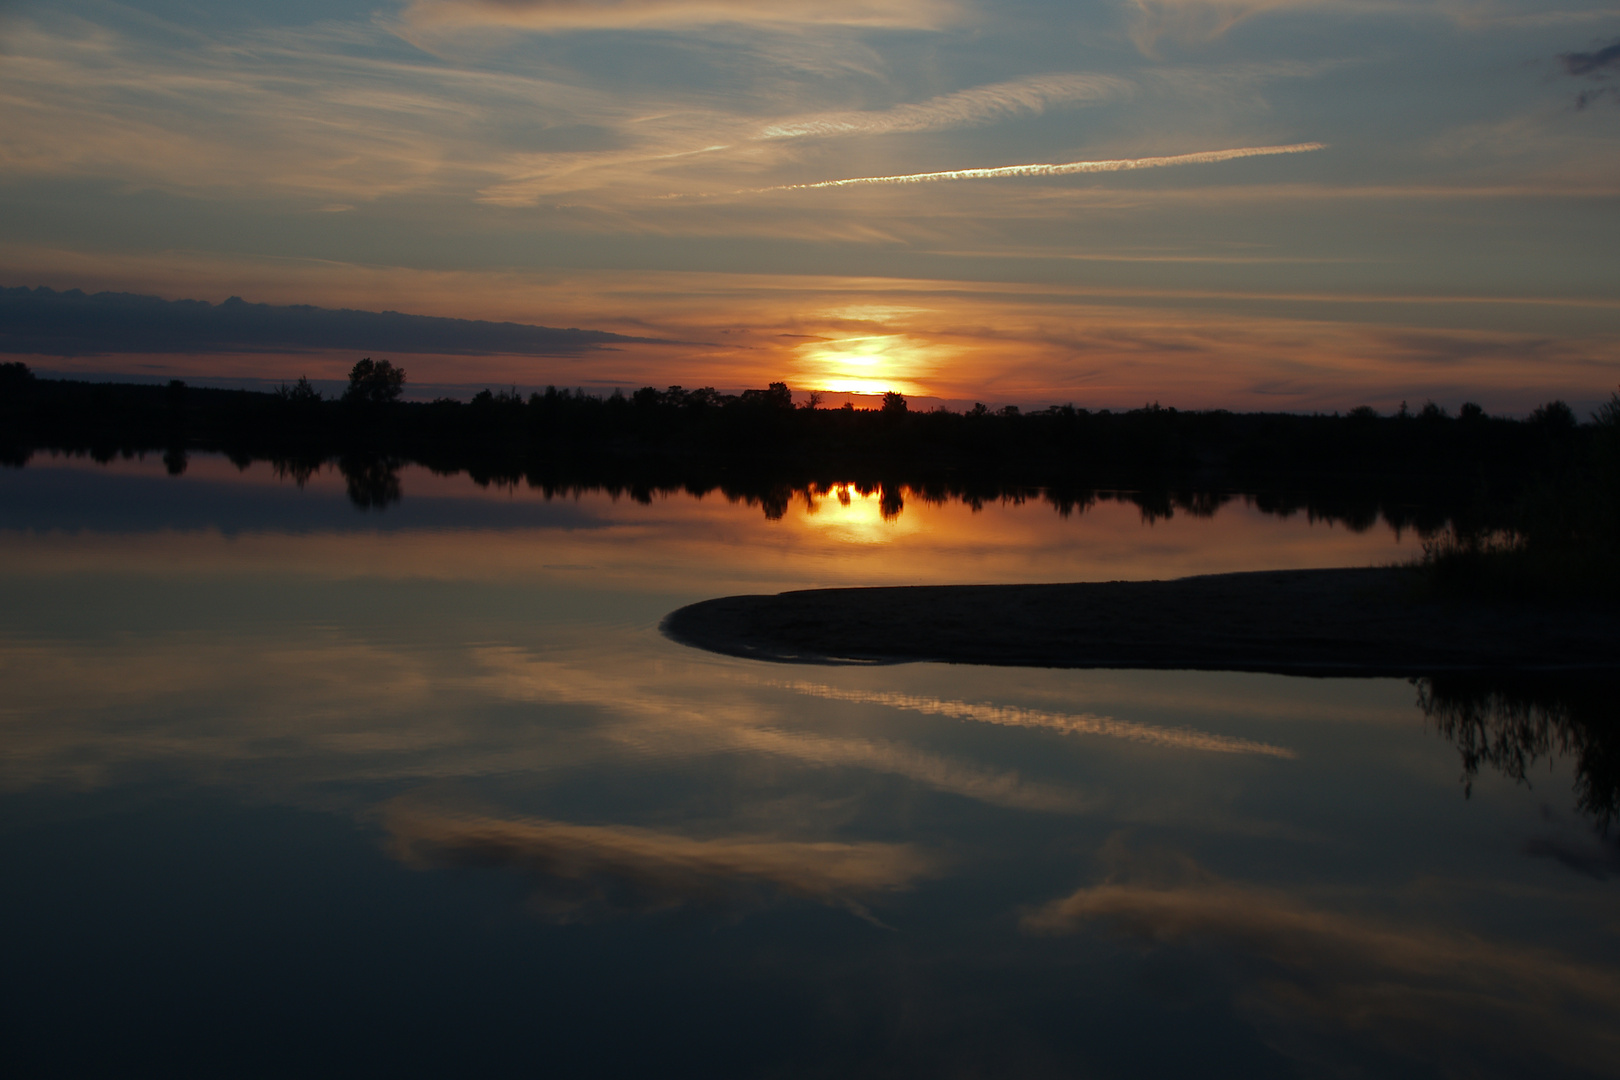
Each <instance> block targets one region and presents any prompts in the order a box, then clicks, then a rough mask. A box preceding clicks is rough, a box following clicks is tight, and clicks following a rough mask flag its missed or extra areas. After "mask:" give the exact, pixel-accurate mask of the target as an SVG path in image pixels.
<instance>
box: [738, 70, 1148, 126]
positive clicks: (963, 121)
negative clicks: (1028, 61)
mask: <svg viewBox="0 0 1620 1080" xmlns="http://www.w3.org/2000/svg"><path fill="white" fill-rule="evenodd" d="M1131 85H1132V84H1131V83H1130V82H1129V81H1128V80H1126V79H1121V78H1117V77H1115V76H1112V75H1089V74H1058V75H1037V76H1033V77H1031V78H1027V79H1018V80H1015V81H1012V82H1004V83H994V84H992V85H989V86H975V87H973V88H971V89H968V90H961V91H958V92H957V93H954V94H945V95H942V96H940V97H936V98H931V99H929V100H927V101H920V102H916V103H914V104H907V105H897V106H895V107H894V108H892V109H873V110H867V111H859V112H835V113H820V114H817V115H814V116H806V117H801V118H799V119H794V120H785V121H780V122H778V123H775V124H772V125H770V126H769V127H767V128H765V129H764V130H762V131H761V132H760V133H759V137H760V138H762V139H800V138H805V137H817V136H829V135H888V134H893V133H899V132H914V131H942V130H946V129H949V128H956V127H966V126H968V125H971V124H985V123H991V122H993V121H996V120H1003V119H1007V118H1009V117H1014V116H1019V115H1039V114H1040V113H1042V112H1044V111H1045V110H1047V109H1048V108H1051V107H1053V106H1058V105H1070V104H1075V103H1078V102H1093V101H1102V100H1105V99H1108V98H1115V97H1123V96H1125V95H1126V94H1128V93H1130V90H1131Z"/></svg>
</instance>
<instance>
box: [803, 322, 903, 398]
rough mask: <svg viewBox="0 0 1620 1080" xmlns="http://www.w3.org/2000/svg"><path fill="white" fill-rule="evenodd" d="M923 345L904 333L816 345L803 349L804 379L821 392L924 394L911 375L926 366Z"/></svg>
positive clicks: (847, 339)
mask: <svg viewBox="0 0 1620 1080" xmlns="http://www.w3.org/2000/svg"><path fill="white" fill-rule="evenodd" d="M922 352H923V349H922V346H921V345H920V344H919V343H916V342H914V341H912V340H911V339H910V338H908V337H907V336H906V335H904V334H880V335H876V336H873V337H860V338H845V339H843V340H840V341H826V342H817V343H816V344H814V345H806V346H804V347H802V349H801V355H802V357H803V360H804V368H803V373H802V377H803V378H804V379H806V380H807V381H809V382H811V383H813V384H814V385H815V387H816V388H817V389H819V390H831V391H834V392H836V393H848V394H882V393H885V392H887V391H889V390H896V391H899V392H900V393H902V394H919V393H922V392H923V390H922V387H921V386H920V384H918V383H916V382H913V381H912V380H911V379H910V378H909V376H911V375H914V374H916V373H917V372H918V369H919V368H921V367H922V366H923V363H922Z"/></svg>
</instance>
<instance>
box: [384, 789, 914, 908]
mask: <svg viewBox="0 0 1620 1080" xmlns="http://www.w3.org/2000/svg"><path fill="white" fill-rule="evenodd" d="M382 820H383V825H384V827H385V828H386V829H387V831H388V834H389V840H390V848H391V850H392V852H393V854H394V855H395V857H397V858H398V859H399V860H400V861H401V862H404V863H405V864H406V865H409V866H413V867H418V868H422V869H427V868H440V867H494V868H505V869H512V870H517V871H520V872H522V873H523V874H525V875H527V876H528V877H529V879H530V880H531V881H532V882H533V883H534V888H535V891H534V893H533V896H532V903H533V905H534V907H535V909H536V910H537V911H538V912H540V913H541V914H542V915H544V916H546V917H548V918H551V919H554V920H556V921H558V922H573V921H578V920H582V919H588V918H593V917H603V916H613V915H633V914H641V913H645V912H652V911H660V910H665V909H669V908H675V907H686V906H695V907H706V908H719V909H722V910H728V911H746V910H751V909H756V908H759V907H764V906H767V905H769V904H771V903H773V902H777V901H780V900H782V899H798V900H810V901H813V902H815V903H820V904H826V905H829V906H833V907H843V908H848V909H850V910H852V911H854V912H856V913H857V914H861V915H863V916H865V915H866V914H867V913H866V908H865V903H866V902H867V901H869V900H871V899H873V898H876V897H879V896H883V895H885V894H890V893H895V892H900V891H903V890H905V889H909V888H911V887H912V886H913V885H914V884H915V883H916V882H917V881H918V880H919V879H921V878H925V877H929V876H932V875H934V874H935V873H937V872H938V869H939V865H940V864H939V861H938V860H937V859H934V858H932V857H930V856H927V855H925V854H923V853H921V852H919V851H918V850H917V849H916V848H914V847H913V846H912V845H910V844H887V843H877V842H862V843H839V842H833V841H815V842H809V841H796V840H782V839H778V838H775V837H768V836H765V837H762V836H724V837H718V838H714V839H706V840H699V839H693V838H691V837H688V836H683V835H680V834H677V833H670V832H657V831H654V830H651V829H641V828H632V827H630V826H624V825H574V824H570V823H567V822H561V821H549V820H544V819H540V818H521V817H495V816H491V815H487V814H472V813H458V812H454V811H449V810H443V809H438V808H433V807H429V806H424V805H420V804H417V803H415V802H412V801H402V800H396V801H394V802H392V803H390V804H387V805H386V806H385V807H384V808H383V811H382Z"/></svg>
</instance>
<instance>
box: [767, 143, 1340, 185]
mask: <svg viewBox="0 0 1620 1080" xmlns="http://www.w3.org/2000/svg"><path fill="white" fill-rule="evenodd" d="M1326 148H1327V144H1326V143H1314V142H1313V143H1293V144H1290V145H1288V146H1244V147H1237V148H1235V149H1232V150H1206V151H1201V152H1199V153H1195V154H1175V155H1172V156H1170V157H1145V158H1121V159H1118V160H1113V161H1071V162H1067V163H1065V164H1061V165H1002V166H998V167H996V168H989V169H952V170H949V171H946V172H927V173H903V174H900V175H897V176H857V177H852V178H850V179H846V180H821V181H818V182H816V183H813V184H780V185H778V186H776V187H768V188H755V189H753V191H752V192H750V193H762V192H767V191H806V190H809V189H811V188H829V187H857V186H863V185H868V184H928V183H935V182H938V181H941V180H995V179H1001V178H1003V177H1010V176H1070V175H1073V174H1076V173H1108V172H1130V171H1132V170H1135V169H1161V168H1167V167H1170V166H1175V165H1211V164H1215V163H1217V162H1222V161H1236V160H1238V159H1240V158H1250V157H1266V156H1269V155H1272V154H1306V153H1310V152H1312V151H1314V150H1324V149H1326Z"/></svg>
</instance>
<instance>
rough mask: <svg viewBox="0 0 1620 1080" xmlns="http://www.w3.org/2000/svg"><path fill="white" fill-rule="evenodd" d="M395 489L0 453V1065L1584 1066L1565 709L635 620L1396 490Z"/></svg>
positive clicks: (1619, 939) (756, 1072) (1364, 542)
mask: <svg viewBox="0 0 1620 1080" xmlns="http://www.w3.org/2000/svg"><path fill="white" fill-rule="evenodd" d="M400 483H401V487H402V489H403V491H404V498H403V500H402V501H400V502H398V503H396V504H394V505H392V506H389V507H387V508H386V509H385V510H382V511H381V512H376V511H372V512H361V511H359V510H356V509H355V508H354V507H353V506H352V505H351V504H350V502H349V500H348V497H347V495H346V494H345V485H344V481H343V479H342V478H341V477H340V476H338V475H337V474H336V473H335V472H323V473H320V474H317V475H316V476H314V477H312V478H311V479H310V480H309V482H308V483H307V484H306V485H305V486H303V487H302V488H300V487H298V486H296V485H294V484H293V483H291V482H289V481H287V480H284V479H278V478H277V477H276V476H275V475H274V473H273V472H272V471H271V470H270V469H269V468H268V467H267V466H264V465H257V466H254V467H252V468H249V469H247V470H246V471H239V470H238V469H237V468H236V467H235V466H233V465H231V464H229V463H228V462H225V461H223V460H219V459H210V458H199V459H193V460H192V461H191V463H190V465H189V467H188V468H187V470H186V472H185V474H184V475H183V476H181V477H169V476H167V475H165V474H164V467H163V464H162V463H161V462H159V461H157V460H155V459H148V460H147V461H144V462H142V461H129V462H118V463H114V464H113V465H111V466H97V465H93V464H90V463H88V462H82V461H71V460H52V459H49V458H45V459H39V460H36V461H35V462H34V463H32V464H30V465H29V466H28V467H27V468H24V469H20V470H19V469H9V470H5V471H3V472H0V723H3V724H4V739H3V743H0V806H3V807H4V813H3V814H0V854H3V857H4V860H5V866H6V872H5V874H4V875H3V876H0V915H3V917H4V920H5V925H6V926H7V927H8V928H9V930H8V932H7V933H6V934H5V935H3V937H0V963H3V970H4V971H5V973H6V977H5V979H4V982H3V986H4V990H3V993H4V996H5V1000H4V1009H3V1014H0V1015H3V1019H0V1045H3V1046H4V1049H3V1050H0V1055H3V1056H4V1060H5V1063H6V1072H7V1074H8V1075H12V1076H35V1075H62V1076H86V1075H164V1076H192V1075H210V1076H216V1075H228V1076H248V1075H253V1076H258V1075H263V1076H290V1075H345V1076H366V1075H387V1076H449V1075H471V1076H529V1075H545V1076H555V1075H564V1076H568V1075H581V1076H613V1075H634V1076H647V1075H703V1076H720V1077H724V1076H769V1077H797V1076H848V1075H883V1076H889V1075H900V1076H909V1075H920V1076H1019V1077H1040V1076H1099V1077H1107V1076H1121V1077H1125V1076H1178V1077H1179V1076H1184V1075H1187V1074H1190V1073H1200V1074H1209V1073H1214V1074H1216V1075H1244V1076H1262V1077H1263V1076H1347V1075H1348V1076H1360V1075H1365V1076H1452V1075H1467V1076H1474V1075H1486V1076H1496V1075H1501V1076H1521V1075H1543V1076H1556V1075H1571V1076H1584V1075H1615V1074H1617V1073H1620V907H1617V905H1616V895H1617V894H1616V888H1617V885H1620V860H1617V858H1616V854H1615V847H1614V844H1613V842H1612V841H1611V840H1606V839H1604V838H1603V837H1602V835H1601V834H1600V833H1599V832H1598V831H1597V830H1596V829H1595V827H1594V821H1593V819H1592V816H1591V815H1590V814H1583V813H1582V812H1581V811H1580V810H1579V809H1578V808H1577V799H1576V796H1575V794H1574V793H1573V792H1572V784H1573V783H1574V782H1575V780H1576V777H1575V775H1574V772H1573V767H1572V764H1571V761H1570V760H1569V755H1563V756H1560V755H1558V754H1556V753H1555V754H1552V755H1551V756H1547V755H1540V756H1537V757H1536V758H1535V760H1534V761H1533V762H1532V764H1531V768H1530V770H1529V771H1530V776H1529V780H1530V782H1529V783H1524V782H1520V781H1517V780H1515V779H1513V778H1512V777H1509V776H1504V775H1502V774H1501V773H1500V772H1498V771H1496V770H1494V769H1492V768H1490V767H1484V768H1481V769H1480V770H1479V771H1478V772H1477V774H1475V775H1474V776H1473V778H1472V782H1471V787H1468V788H1466V789H1465V784H1464V782H1463V771H1464V770H1463V762H1462V759H1461V758H1460V756H1459V748H1458V746H1457V745H1454V743H1453V741H1451V740H1449V739H1448V738H1447V737H1446V736H1445V734H1444V733H1442V732H1441V731H1440V730H1439V729H1438V727H1437V725H1436V723H1435V722H1434V721H1433V720H1432V719H1430V718H1429V717H1428V716H1426V715H1425V713H1424V711H1423V710H1422V709H1421V708H1419V706H1418V703H1417V698H1418V689H1417V688H1416V687H1414V686H1413V685H1412V684H1410V683H1408V682H1406V681H1403V680H1327V679H1292V678H1282V677H1272V676H1256V675H1242V674H1210V673H1190V672H1187V673H1176V672H1170V673H1166V672H1132V671H1087V672H1072V671H1044V670H1011V669H997V668H977V667H969V666H947V665H929V664H916V665H898V666H890V667H810V666H786V665H784V666H777V665H771V664H762V663H757V662H749V661H744V660H736V659H731V658H725V657H718V656H711V655H708V654H704V653H700V652H695V651H693V650H689V649H686V648H683V647H681V646H679V645H676V644H673V643H672V642H669V641H667V640H665V639H664V638H662V637H661V636H660V635H659V633H658V630H657V626H658V622H659V620H660V619H661V618H662V617H663V616H664V615H665V614H667V613H668V612H669V611H671V610H672V609H674V608H676V607H678V606H680V605H682V604H685V603H689V602H691V601H693V600H697V599H702V598H706V597H711V596H718V595H725V594H729V593H737V592H774V591H779V590H781V589H786V588H797V587H811V586H819V585H865V584H923V583H946V582H1022V581H1063V580H1086V579H1099V578H1100V579H1109V578H1154V577H1174V576H1180V575H1183V574H1189V573H1206V572H1220V571H1233V570H1249V569H1267V568H1276V567H1294V566H1343V565H1366V564H1371V563H1380V562H1388V561H1392V560H1394V559H1399V558H1404V557H1406V556H1408V555H1410V554H1411V553H1412V552H1413V551H1414V550H1415V547H1416V538H1415V537H1413V536H1412V535H1410V534H1406V535H1403V536H1397V535H1396V534H1395V533H1394V532H1393V531H1392V530H1390V529H1389V528H1388V527H1385V526H1382V525H1380V526H1375V527H1373V528H1371V529H1367V530H1365V531H1362V532H1354V531H1350V530H1348V529H1346V528H1344V527H1343V526H1342V525H1340V526H1332V525H1328V524H1324V523H1314V524H1313V523H1312V522H1310V521H1308V520H1306V519H1305V518H1304V517H1302V516H1299V515H1296V516H1293V517H1289V518H1280V517H1276V516H1271V515H1267V514H1264V513H1261V512H1260V511H1259V510H1257V509H1255V508H1254V507H1253V506H1251V505H1249V504H1247V503H1245V502H1244V501H1243V500H1234V501H1232V502H1230V503H1228V504H1227V505H1225V506H1224V507H1222V508H1220V509H1219V510H1218V512H1216V513H1215V514H1214V515H1213V516H1209V517H1194V516H1190V515H1188V514H1186V513H1177V514H1175V515H1173V516H1171V517H1170V518H1168V519H1159V520H1156V521H1151V522H1149V521H1146V520H1144V517H1143V514H1142V512H1141V511H1140V510H1139V509H1138V507H1137V506H1135V505H1133V504H1131V503H1130V502H1128V501H1123V500H1108V499H1105V500H1102V501H1099V502H1098V503H1096V504H1095V505H1093V506H1091V507H1090V508H1088V509H1086V510H1085V511H1084V512H1080V513H1075V514H1071V515H1070V516H1068V517H1066V518H1065V517H1063V516H1060V515H1059V514H1057V513H1056V512H1055V511H1054V510H1053V508H1052V507H1051V506H1050V505H1046V504H1041V503H1036V502H1031V503H1026V504H1022V505H1010V504H997V505H990V506H985V507H983V508H982V509H980V510H977V511H975V510H973V509H972V508H970V507H966V506H963V505H961V504H948V505H932V504H928V503H926V502H923V501H921V500H919V499H917V498H915V497H909V498H907V499H906V501H905V505H904V508H903V510H901V512H900V513H899V514H898V515H894V514H893V513H892V510H893V506H892V505H891V506H890V507H889V509H890V511H891V513H890V514H889V515H888V516H887V517H886V516H885V513H884V508H883V506H882V505H881V504H882V499H881V497H880V496H879V495H878V494H876V493H874V494H872V495H869V496H862V495H861V494H860V493H858V492H849V491H845V492H842V493H840V492H838V491H832V492H827V493H825V494H824V495H819V496H811V497H803V496H801V497H800V498H799V499H797V500H796V501H795V502H794V503H793V504H792V505H791V506H790V507H789V508H788V510H787V512H786V513H785V514H784V515H783V516H782V517H780V518H778V519H775V520H772V519H770V518H768V517H767V516H766V515H765V514H764V513H762V511H761V508H760V507H759V506H757V505H748V504H746V503H740V502H739V503H732V502H728V501H726V500H725V499H723V498H720V497H718V496H710V497H708V498H705V499H695V498H690V497H685V496H682V497H673V498H663V499H655V500H653V501H652V502H651V503H648V504H641V503H637V502H635V501H633V500H630V499H618V500H614V499H612V498H610V497H608V496H606V495H601V494H589V493H587V494H584V495H581V496H580V497H578V498H566V499H552V500H547V499H546V498H544V497H543V496H541V495H540V494H538V493H535V492H531V491H529V490H527V489H524V488H517V489H510V490H508V489H498V488H496V489H481V488H479V487H477V486H475V485H473V484H472V483H471V482H470V481H468V480H467V479H466V478H464V477H450V478H445V477H435V476H433V475H432V474H429V473H426V472H423V471H417V470H407V471H405V472H404V473H402V474H401V476H400ZM1465 790H1467V791H1468V792H1469V793H1468V795H1467V797H1465Z"/></svg>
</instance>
